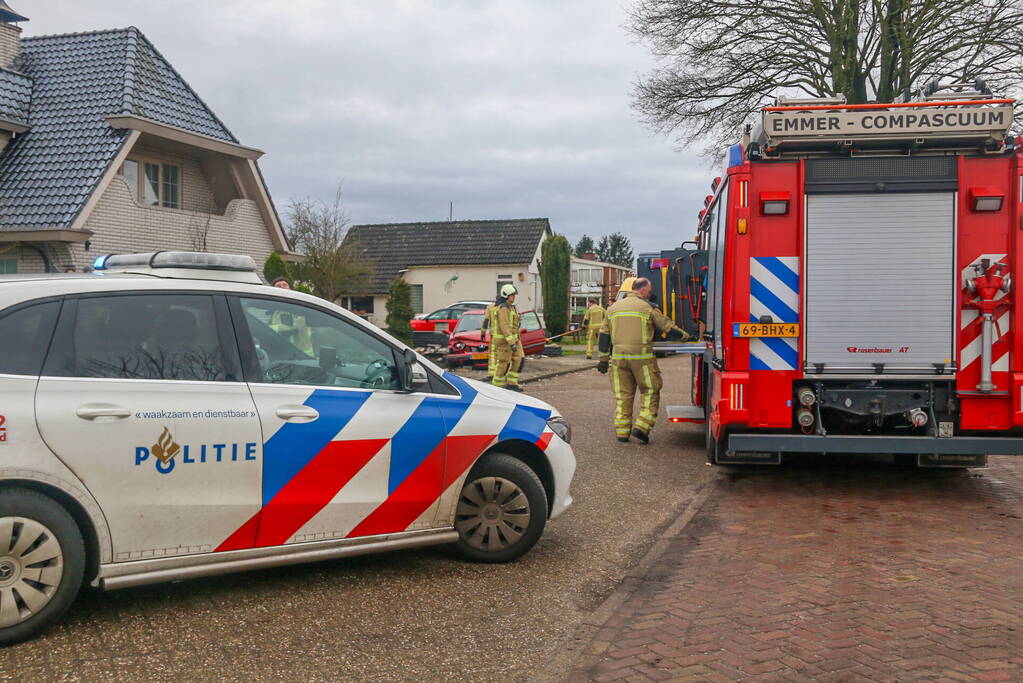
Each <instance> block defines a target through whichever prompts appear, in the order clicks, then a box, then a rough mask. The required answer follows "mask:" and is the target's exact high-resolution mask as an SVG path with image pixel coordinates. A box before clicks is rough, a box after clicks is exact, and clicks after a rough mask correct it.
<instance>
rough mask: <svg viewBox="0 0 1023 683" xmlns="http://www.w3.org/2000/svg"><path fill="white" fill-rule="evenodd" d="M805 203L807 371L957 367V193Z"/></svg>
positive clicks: (817, 198) (821, 198) (824, 198)
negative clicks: (880, 366)
mask: <svg viewBox="0 0 1023 683" xmlns="http://www.w3.org/2000/svg"><path fill="white" fill-rule="evenodd" d="M806 203H807V211H806V268H807V277H806V290H805V291H806V311H805V325H806V330H805V339H806V353H805V356H804V357H805V359H806V364H807V370H808V371H809V372H814V371H815V366H817V364H824V370H823V371H824V372H856V371H865V372H871V373H872V372H874V371H875V365H874V364H876V363H883V364H884V365H885V368H884V372H885V373H886V374H888V373H893V372H933V371H934V369H933V366H934V365H935V364H945V365H946V366H948V365H949V364H951V362H952V359H953V358H954V356H953V354H952V339H953V325H952V309H953V305H954V301H955V290H954V281H955V278H954V273H955V268H954V264H953V259H954V253H955V252H954V244H955V224H954V221H955V194H954V193H948V192H925V193H905V194H904V193H891V194H845V195H843V194H833V195H810V196H808V197H807V202H806Z"/></svg>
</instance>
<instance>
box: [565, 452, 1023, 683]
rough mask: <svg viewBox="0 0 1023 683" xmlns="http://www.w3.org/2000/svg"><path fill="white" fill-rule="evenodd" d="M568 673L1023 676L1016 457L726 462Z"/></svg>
mask: <svg viewBox="0 0 1023 683" xmlns="http://www.w3.org/2000/svg"><path fill="white" fill-rule="evenodd" d="M584 650H585V654H583V655H582V656H581V658H580V659H578V660H576V668H575V669H574V671H572V673H571V677H572V678H574V679H596V680H615V679H619V678H621V679H626V678H627V679H630V680H631V679H646V678H650V679H657V680H660V679H668V678H679V679H684V680H689V679H695V680H735V679H744V678H747V677H749V678H753V679H757V680H808V679H815V680H819V679H825V680H858V679H872V680H895V679H898V680H916V679H939V680H957V681H965V680H978V681H1001V680H1023V459H1012V458H1003V459H996V460H995V461H994V462H993V465H992V467H991V468H990V469H988V470H971V471H965V472H961V471H934V470H920V471H918V470H913V469H901V468H897V467H895V466H893V465H891V464H888V463H885V462H883V461H881V462H862V461H846V462H845V464H842V465H836V466H831V467H824V466H822V465H821V464H820V463H819V462H813V461H809V462H807V461H804V462H802V463H799V464H794V465H787V466H785V467H783V468H781V469H773V470H751V469H742V470H736V471H733V472H731V473H727V472H722V473H721V474H720V475H719V479H718V481H717V483H716V484H715V485H714V490H713V492H712V493H711V495H710V496H709V498H708V499H707V502H706V503H705V504H704V505H703V507H702V509H701V510H700V513H699V514H697V515H696V516H695V517H694V519H693V521H692V522H691V523H690V524H689V525H688V526H686V527H685V528H684V530H683V532H682V533H681V534H680V535H679V536H678V537H676V538H674V539H672V540H671V541H670V543H669V544H668V546H667V551H666V552H665V553H664V554H663V555H662V556H660V558H659V559H658V561H657V562H655V563H654V564H653V565H652V566H651V567H650V568H649V569H648V570H647V571H646V572H645V574H644V575H643V576H641V577H640V580H639V581H638V588H635V589H634V590H633V592H632V594H631V595H629V596H628V598H627V599H626V600H625V602H624V604H622V605H621V606H620V607H619V608H618V609H617V610H615V611H614V613H613V615H612V616H611V617H610V619H608V620H607V622H606V623H604V624H603V627H602V628H600V629H599V630H598V631H597V632H596V634H595V636H594V637H593V639H592V641H591V642H589V643H588V645H586V646H585V648H584Z"/></svg>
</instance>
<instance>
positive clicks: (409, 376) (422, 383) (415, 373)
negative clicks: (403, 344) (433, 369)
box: [398, 349, 430, 391]
mask: <svg viewBox="0 0 1023 683" xmlns="http://www.w3.org/2000/svg"><path fill="white" fill-rule="evenodd" d="M398 373H399V375H400V379H401V390H402V391H419V390H421V389H424V388H426V386H427V385H429V383H430V378H429V377H428V376H427V374H426V370H424V369H423V366H422V365H420V364H419V356H417V355H416V352H415V351H413V350H412V349H405V351H404V353H403V354H402V363H401V365H400V366H399V368H398Z"/></svg>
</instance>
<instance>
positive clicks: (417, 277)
mask: <svg viewBox="0 0 1023 683" xmlns="http://www.w3.org/2000/svg"><path fill="white" fill-rule="evenodd" d="M550 234H551V223H550V221H549V220H548V219H546V218H521V219H512V220H481V221H444V222H432V223H385V224H376V225H353V226H352V227H351V229H350V230H349V231H348V235H347V237H346V238H345V241H346V244H349V245H351V246H352V247H353V248H354V250H355V252H356V253H357V254H359V255H360V258H361V259H362V260H364V262H365V263H367V264H368V265H370V267H371V268H372V275H371V276H370V277H369V278H368V282H367V286H366V291H364V292H361V294H363V296H360V297H346V298H345V300H344V301H342V304H343V305H345V306H346V307H348V308H349V309H351V310H353V311H358V312H361V313H364V314H365V315H366V316H367V317H368V318H369V319H370V320H371V321H372V322H374V323H376V324H378V325H383V324H384V320H385V319H386V317H387V311H386V310H385V305H386V303H387V291H388V286H389V285H390V283H391V282H392V281H393V280H394V279H395V278H396V277H398V276H399V275H400V276H401V277H402V278H403V279H404V280H405V281H406V282H408V283H409V284H410V285H411V286H412V307H413V309H414V310H415V312H416V313H430V312H432V311H436V310H438V309H441V308H444V307H445V306H447V305H448V304H452V303H454V302H456V301H465V300H469V301H472V300H493V299H494V298H495V297H496V296H497V293H498V291H499V290H500V289H501V287H502V286H503V285H506V284H513V285H515V287H516V289H518V291H519V294H518V300H517V301H516V303H517V305H518V308H519V310H520V311H526V310H535V311H540V312H542V311H543V295H542V293H541V289H540V247H541V245H542V244H543V241H544V239H545V238H546V237H547V236H549V235H550Z"/></svg>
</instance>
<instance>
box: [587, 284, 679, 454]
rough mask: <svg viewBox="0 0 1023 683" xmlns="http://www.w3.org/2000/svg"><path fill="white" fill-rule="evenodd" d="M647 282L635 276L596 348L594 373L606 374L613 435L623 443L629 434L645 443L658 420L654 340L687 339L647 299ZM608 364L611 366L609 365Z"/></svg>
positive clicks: (609, 314)
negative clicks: (636, 404) (612, 405)
mask: <svg viewBox="0 0 1023 683" xmlns="http://www.w3.org/2000/svg"><path fill="white" fill-rule="evenodd" d="M651 289H652V287H651V284H650V280H648V279H646V278H637V279H636V281H635V282H634V283H633V286H632V291H631V292H628V293H626V295H625V296H624V297H623V298H622V299H620V300H619V301H616V302H615V303H614V304H612V305H611V306H610V307H608V309H607V319H606V320H605V321H604V325H603V327H602V328H601V330H600V339H599V342H598V347H599V349H600V354H601V355H600V363H598V364H597V370H599V371H600V372H602V373H607V372H608V370H609V369H610V371H611V386H612V388H613V389H614V393H615V434H616V435H617V436H618V440H619V441H622V442H627V441H628V440H629V436H630V434H631V435H632V436H634V437H636V439H638V440H639V441H640V442H642V443H644V444H646V443H650V430H652V429H653V428H654V422H655V421H656V420H657V409H658V407H659V406H660V402H661V386H662V382H661V371H660V369H659V368H658V367H657V359H656V358H654V337H655V335H656V334H657V333H662V334H667V336H668V338H669V339H673V340H677V341H685V340H687V339H689V338H690V337H689V335H688V334H686V332H685V331H684V330H682V329H681V328H679V327H678V326H676V325H675V323H673V322H672V321H671V319H670V318H668V317H667V316H666V315H664V314H662V313H661V312H660V311H658V310H657V309H656V308H654V307H653V306H651V305H650V302H649V301H648V299H649V297H650V292H651ZM609 360H610V363H609V362H608V361H609ZM637 389H638V390H639V395H640V407H639V414H638V415H636V419H635V421H633V419H632V409H633V406H632V404H633V401H634V400H635V397H636V390H637Z"/></svg>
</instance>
